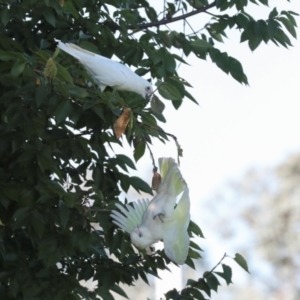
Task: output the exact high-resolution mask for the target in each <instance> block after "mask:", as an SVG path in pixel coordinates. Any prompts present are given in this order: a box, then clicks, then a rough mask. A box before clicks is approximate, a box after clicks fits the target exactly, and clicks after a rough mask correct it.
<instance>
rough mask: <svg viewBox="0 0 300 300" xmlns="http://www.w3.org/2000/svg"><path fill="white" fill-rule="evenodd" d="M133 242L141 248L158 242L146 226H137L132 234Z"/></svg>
mask: <svg viewBox="0 0 300 300" xmlns="http://www.w3.org/2000/svg"><path fill="white" fill-rule="evenodd" d="M130 238H131V242H132V243H133V244H134V245H135V246H137V247H138V248H140V249H145V248H147V247H149V246H150V245H152V244H153V243H155V242H157V240H156V239H154V238H153V237H152V235H151V233H150V231H149V230H148V229H147V228H145V227H140V226H137V227H135V229H134V230H133V231H132V232H131V234H130Z"/></svg>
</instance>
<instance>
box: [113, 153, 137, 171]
mask: <svg viewBox="0 0 300 300" xmlns="http://www.w3.org/2000/svg"><path fill="white" fill-rule="evenodd" d="M116 159H117V160H120V161H121V162H122V163H125V164H126V165H127V166H128V167H130V168H131V169H133V170H136V167H135V165H134V163H133V161H132V160H131V159H130V158H129V157H128V156H126V155H123V154H117V155H116Z"/></svg>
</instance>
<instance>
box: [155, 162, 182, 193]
mask: <svg viewBox="0 0 300 300" xmlns="http://www.w3.org/2000/svg"><path fill="white" fill-rule="evenodd" d="M158 163H159V168H160V175H161V177H162V183H161V185H160V188H159V189H158V193H159V192H160V191H164V192H166V193H167V194H168V195H169V196H175V197H176V196H178V195H179V194H180V193H181V192H182V191H183V189H184V187H185V186H186V183H185V181H184V179H183V177H182V175H181V172H180V170H179V168H178V165H177V163H176V162H175V160H174V158H171V157H169V158H165V157H162V158H159V159H158Z"/></svg>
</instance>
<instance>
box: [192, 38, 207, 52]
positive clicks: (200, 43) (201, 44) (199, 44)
mask: <svg viewBox="0 0 300 300" xmlns="http://www.w3.org/2000/svg"><path fill="white" fill-rule="evenodd" d="M191 45H192V46H193V47H195V48H196V49H199V50H207V49H209V48H211V47H212V44H210V43H209V42H207V41H205V40H203V39H202V40H201V39H196V40H195V41H192V42H191Z"/></svg>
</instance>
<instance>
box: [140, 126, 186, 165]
mask: <svg viewBox="0 0 300 300" xmlns="http://www.w3.org/2000/svg"><path fill="white" fill-rule="evenodd" d="M137 123H138V124H140V125H143V126H146V127H148V128H151V129H153V130H156V131H157V132H161V133H164V134H165V135H168V136H170V137H171V138H172V139H173V140H174V142H175V144H176V147H177V162H178V165H179V166H180V159H179V157H180V156H182V148H181V146H180V144H179V143H178V139H177V137H176V136H175V135H174V134H172V133H169V132H165V131H164V130H162V129H160V128H158V127H155V126H151V125H148V124H144V123H142V122H139V121H137Z"/></svg>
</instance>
